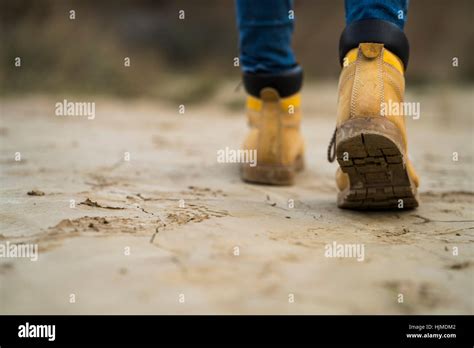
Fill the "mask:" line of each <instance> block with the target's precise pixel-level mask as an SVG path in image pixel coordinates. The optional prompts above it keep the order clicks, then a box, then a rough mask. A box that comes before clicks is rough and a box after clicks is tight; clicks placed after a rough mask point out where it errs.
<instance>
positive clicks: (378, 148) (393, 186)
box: [336, 117, 418, 210]
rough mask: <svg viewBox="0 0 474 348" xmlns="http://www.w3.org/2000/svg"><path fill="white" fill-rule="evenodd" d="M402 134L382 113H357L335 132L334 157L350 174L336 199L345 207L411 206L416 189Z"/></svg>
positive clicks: (340, 205) (375, 208) (414, 202)
mask: <svg viewBox="0 0 474 348" xmlns="http://www.w3.org/2000/svg"><path fill="white" fill-rule="evenodd" d="M403 148H404V145H403V137H402V134H401V132H400V131H399V129H398V128H397V127H396V126H395V125H394V124H393V123H392V122H390V121H389V120H387V119H385V118H382V117H367V118H362V117H357V118H353V119H351V120H349V121H347V122H345V123H344V124H343V125H341V126H340V127H339V128H338V130H337V132H336V157H337V161H338V163H339V165H340V167H341V170H342V171H343V172H344V173H346V174H347V175H348V176H349V182H350V184H349V186H348V187H347V188H346V189H345V190H344V191H341V192H339V194H338V198H337V203H338V206H339V207H340V208H348V209H361V210H363V209H374V210H377V209H411V208H415V207H417V206H418V199H417V190H416V186H415V185H414V183H413V182H412V181H411V179H410V176H409V175H408V172H407V168H406V158H405V156H404V151H403Z"/></svg>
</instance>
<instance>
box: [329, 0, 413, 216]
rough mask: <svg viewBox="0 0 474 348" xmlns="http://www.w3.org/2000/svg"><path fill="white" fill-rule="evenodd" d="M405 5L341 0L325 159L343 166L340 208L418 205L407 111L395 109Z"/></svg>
mask: <svg viewBox="0 0 474 348" xmlns="http://www.w3.org/2000/svg"><path fill="white" fill-rule="evenodd" d="M407 6H408V1H404V0H346V20H347V25H346V28H345V29H344V31H343V33H342V35H341V39H340V42H339V58H340V62H341V65H342V66H343V69H342V71H341V76H340V79H339V98H338V109H337V123H336V132H335V133H334V137H333V139H332V141H331V146H330V150H332V151H328V158H329V160H330V161H332V160H334V159H335V158H337V161H338V163H339V165H340V168H339V169H338V172H337V174H336V182H337V186H338V189H339V194H338V205H339V206H340V207H342V208H351V209H386V208H392V209H393V208H395V209H396V208H398V209H405V208H414V207H416V206H418V199H417V187H418V182H419V179H418V176H417V175H416V173H415V171H414V169H413V166H412V165H411V162H410V160H409V159H408V156H407V138H406V128H405V117H406V116H407V115H403V113H402V112H400V111H402V110H403V109H404V108H403V106H402V103H403V96H404V91H405V78H404V72H405V70H406V68H407V65H408V57H409V45H408V39H407V38H406V36H405V34H404V32H403V27H404V25H405V21H406V16H407ZM391 105H396V106H397V108H396V110H395V109H393V110H392V109H391V107H390V106H391ZM408 116H410V115H408Z"/></svg>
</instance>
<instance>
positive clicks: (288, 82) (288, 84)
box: [243, 65, 303, 98]
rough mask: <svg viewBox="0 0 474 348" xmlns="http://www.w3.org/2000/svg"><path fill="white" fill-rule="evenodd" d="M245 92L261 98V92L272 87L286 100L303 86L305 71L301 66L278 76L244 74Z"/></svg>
mask: <svg viewBox="0 0 474 348" xmlns="http://www.w3.org/2000/svg"><path fill="white" fill-rule="evenodd" d="M243 81H244V86H245V90H246V91H247V93H248V94H250V95H252V96H254V97H257V98H259V97H260V91H261V90H262V89H263V88H265V87H272V88H275V89H276V90H277V91H278V94H280V97H282V98H285V97H289V96H290V95H293V94H295V93H298V92H299V91H300V89H301V86H302V85H303V69H301V67H300V66H299V65H297V66H296V67H294V68H293V69H290V70H287V71H284V72H282V73H278V74H267V73H245V72H244V73H243Z"/></svg>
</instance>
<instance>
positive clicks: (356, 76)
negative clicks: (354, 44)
mask: <svg viewBox="0 0 474 348" xmlns="http://www.w3.org/2000/svg"><path fill="white" fill-rule="evenodd" d="M360 61H361V51H360V48H359V50H358V51H357V59H356V66H355V72H354V80H353V81H352V92H351V106H350V114H349V118H352V117H354V115H355V109H356V101H357V98H358V96H359V90H358V88H359V69H360V64H361V63H360Z"/></svg>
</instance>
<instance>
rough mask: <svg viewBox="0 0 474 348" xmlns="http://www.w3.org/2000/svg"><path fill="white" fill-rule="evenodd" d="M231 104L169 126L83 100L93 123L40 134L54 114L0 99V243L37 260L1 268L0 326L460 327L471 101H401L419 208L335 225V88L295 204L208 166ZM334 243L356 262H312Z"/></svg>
mask: <svg viewBox="0 0 474 348" xmlns="http://www.w3.org/2000/svg"><path fill="white" fill-rule="evenodd" d="M233 88H234V85H233V84H228V85H227V84H226V85H223V87H222V88H221V92H220V93H219V94H218V95H216V96H215V98H213V99H212V100H213V101H214V103H213V104H199V105H189V106H186V113H185V114H184V115H181V114H179V113H178V112H177V108H175V106H174V105H170V104H166V103H161V102H154V101H119V100H110V99H104V100H102V99H94V100H93V101H95V102H96V118H95V120H87V119H83V118H82V119H81V118H80V117H79V118H78V117H57V116H54V104H55V103H56V102H57V101H58V100H62V99H61V98H55V97H54V96H48V97H42V96H36V97H35V96H30V97H18V98H8V99H3V100H2V102H1V125H0V144H1V147H0V153H1V158H0V161H1V210H0V212H1V219H0V226H1V230H0V243H6V242H10V243H37V244H38V246H39V259H38V261H36V262H32V261H30V260H28V259H19V258H0V313H2V314H5V313H8V314H16V313H21V314H23V313H35V314H36V313H48V314H54V313H65V314H72V313H80V314H85V313H146V314H159V313H317V314H354V313H355V314H360V313H396V314H398V313H408V314H415V313H423V314H428V313H435V314H439V313H470V314H472V313H473V308H474V306H473V293H474V291H473V290H474V289H473V287H474V285H473V280H474V278H473V270H474V258H473V253H474V250H473V245H474V244H473V243H474V222H473V220H474V216H473V200H474V196H473V179H472V177H473V170H474V169H473V168H474V167H473V161H474V157H473V156H474V154H473V119H474V118H473V103H472V100H473V99H472V95H473V90H472V88H469V89H452V88H451V89H450V88H446V87H441V86H440V87H431V88H430V89H428V90H425V91H422V92H417V93H412V94H409V95H408V97H407V100H411V101H419V102H420V103H421V118H420V119H419V120H416V121H414V120H407V123H408V128H409V145H410V154H411V157H412V159H413V160H414V163H415V165H416V167H417V169H418V171H419V173H420V175H421V177H422V185H421V188H420V192H421V206H420V207H419V208H418V209H416V210H411V211H404V212H402V211H392V212H379V213H367V212H352V211H347V210H340V209H338V208H337V207H336V204H335V200H336V188H335V183H334V172H335V170H336V165H335V164H329V163H327V162H326V160H325V153H326V146H327V142H328V141H329V139H330V136H331V134H332V131H333V127H334V123H335V119H334V115H335V105H336V96H335V91H336V85H335V84H333V83H328V84H319V85H308V86H306V88H305V92H304V95H303V97H304V103H305V104H304V110H303V111H304V116H305V119H304V123H303V132H304V135H305V138H306V141H307V153H306V162H307V168H306V170H305V172H304V173H302V174H301V175H300V176H299V177H298V178H297V183H296V185H295V186H293V187H271V186H257V185H250V184H244V183H242V182H241V181H240V180H239V176H238V170H237V167H236V166H235V165H232V164H219V163H217V161H216V152H217V150H218V149H223V148H225V147H226V146H228V147H230V148H238V146H239V145H240V142H241V140H242V139H243V136H244V134H245V131H246V122H245V119H244V117H243V116H242V114H241V113H242V112H243V110H232V109H230V108H229V107H226V105H228V104H229V103H230V101H232V100H233V99H235V100H239V99H240V100H243V98H244V96H243V93H238V94H236V93H234V92H233ZM229 98H230V99H229ZM232 98H233V99H232ZM234 102H235V101H234ZM15 152H21V156H22V160H21V161H15V160H14V156H15ZM124 152H129V153H130V161H129V162H126V161H124V160H123V156H124ZM453 152H458V156H459V158H458V161H453V160H452V156H453ZM290 199H292V200H294V207H293V208H290V207H289V205H288V200H290ZM71 200H74V201H73V203H74V204H73V205H72V206H73V207H72V208H71ZM333 242H337V243H360V244H364V246H365V258H364V260H363V261H362V262H358V261H357V260H356V259H354V258H344V259H342V258H328V257H325V256H324V253H325V245H326V244H330V243H333ZM236 246H238V247H239V251H240V253H239V255H238V256H236V255H235V251H236V249H235V247H236ZM455 250H457V251H458V253H456V252H454V251H455ZM453 254H456V255H453ZM71 294H74V295H75V302H74V303H70V298H71V297H70V295H71ZM181 294H183V295H184V303H181V302H180V301H179V300H180V299H182V298H183V297H180V295H181ZM290 294H293V295H294V302H293V303H291V302H289V295H290ZM399 294H403V303H399V301H398V299H399V297H398V295H399Z"/></svg>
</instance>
